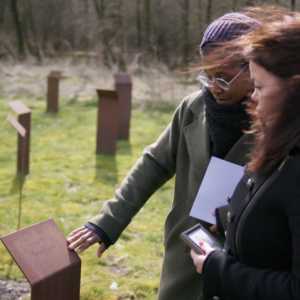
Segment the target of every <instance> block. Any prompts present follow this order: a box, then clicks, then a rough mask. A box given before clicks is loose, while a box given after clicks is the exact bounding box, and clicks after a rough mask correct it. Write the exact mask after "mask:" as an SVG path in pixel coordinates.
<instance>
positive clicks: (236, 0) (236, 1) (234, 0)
mask: <svg viewBox="0 0 300 300" xmlns="http://www.w3.org/2000/svg"><path fill="white" fill-rule="evenodd" d="M237 4H238V0H232V10H233V11H234V10H236V9H237Z"/></svg>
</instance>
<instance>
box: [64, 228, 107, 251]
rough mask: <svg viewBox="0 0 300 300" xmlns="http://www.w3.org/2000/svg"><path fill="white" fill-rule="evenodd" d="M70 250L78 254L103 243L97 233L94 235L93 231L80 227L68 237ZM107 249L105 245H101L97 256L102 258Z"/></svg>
mask: <svg viewBox="0 0 300 300" xmlns="http://www.w3.org/2000/svg"><path fill="white" fill-rule="evenodd" d="M67 242H68V248H69V249H70V250H74V251H76V252H77V253H81V252H83V251H84V250H86V249H87V248H89V247H90V246H92V245H94V244H96V243H98V242H101V240H100V239H99V237H98V236H97V234H96V233H94V232H93V231H92V230H91V229H88V228H85V227H79V228H77V229H75V230H73V231H72V232H71V233H70V234H69V235H68V236H67ZM105 249H106V247H105V245H104V244H103V243H100V245H99V247H98V250H97V256H98V257H100V256H101V255H102V253H103V252H104V251H105Z"/></svg>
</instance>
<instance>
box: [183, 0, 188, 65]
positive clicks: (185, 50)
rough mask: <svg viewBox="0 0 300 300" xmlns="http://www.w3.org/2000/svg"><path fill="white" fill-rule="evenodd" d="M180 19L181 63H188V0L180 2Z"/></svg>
mask: <svg viewBox="0 0 300 300" xmlns="http://www.w3.org/2000/svg"><path fill="white" fill-rule="evenodd" d="M182 4H183V5H182V20H183V24H182V25H183V26H182V27H183V28H182V31H183V49H182V50H183V51H182V55H183V64H184V65H185V66H187V65H188V63H189V46H190V35H189V33H190V0H183V3H182Z"/></svg>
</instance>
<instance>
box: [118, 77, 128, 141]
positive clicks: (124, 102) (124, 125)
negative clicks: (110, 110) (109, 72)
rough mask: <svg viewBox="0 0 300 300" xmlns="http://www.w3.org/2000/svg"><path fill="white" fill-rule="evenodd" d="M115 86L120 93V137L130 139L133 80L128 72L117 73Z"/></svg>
mask: <svg viewBox="0 0 300 300" xmlns="http://www.w3.org/2000/svg"><path fill="white" fill-rule="evenodd" d="M115 88H116V91H117V93H118V106H119V129H118V138H120V139H125V140H128V139H129V132H130V118H131V95H132V82H131V78H130V76H129V75H128V74H126V73H119V74H116V75H115Z"/></svg>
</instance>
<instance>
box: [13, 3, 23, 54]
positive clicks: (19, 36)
mask: <svg viewBox="0 0 300 300" xmlns="http://www.w3.org/2000/svg"><path fill="white" fill-rule="evenodd" d="M11 13H12V16H13V19H14V23H15V28H16V37H17V44H18V54H19V57H20V58H21V59H23V58H24V57H25V42H24V34H23V30H22V24H21V21H20V14H19V10H18V0H11Z"/></svg>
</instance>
